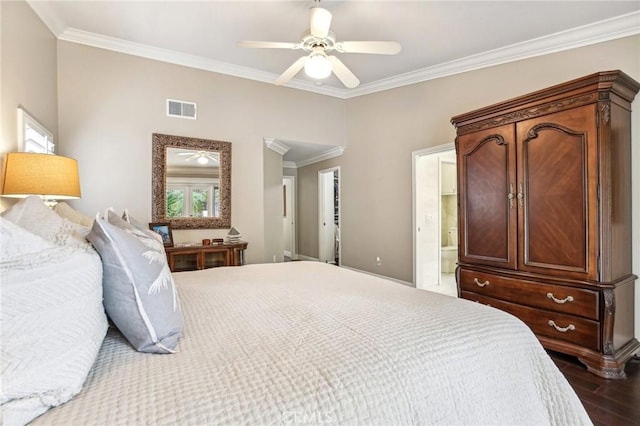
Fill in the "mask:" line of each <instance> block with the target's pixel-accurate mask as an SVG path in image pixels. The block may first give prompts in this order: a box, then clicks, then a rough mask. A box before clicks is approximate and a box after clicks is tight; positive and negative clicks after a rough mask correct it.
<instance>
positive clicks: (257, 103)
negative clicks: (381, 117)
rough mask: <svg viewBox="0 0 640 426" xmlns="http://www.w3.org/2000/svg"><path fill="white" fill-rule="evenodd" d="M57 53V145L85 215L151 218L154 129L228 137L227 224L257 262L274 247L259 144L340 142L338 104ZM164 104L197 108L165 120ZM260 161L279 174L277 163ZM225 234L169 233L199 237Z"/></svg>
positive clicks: (146, 65) (138, 61) (115, 58)
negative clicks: (73, 163)
mask: <svg viewBox="0 0 640 426" xmlns="http://www.w3.org/2000/svg"><path fill="white" fill-rule="evenodd" d="M58 51H59V54H58V64H59V68H58V73H59V80H58V81H59V93H60V97H59V101H60V102H59V103H60V110H59V115H60V127H59V132H60V139H61V140H63V141H64V146H63V148H64V150H63V151H64V152H63V153H67V154H69V155H70V156H73V157H74V158H77V159H78V161H79V165H80V179H81V184H82V188H83V197H82V199H81V200H78V201H77V202H75V203H74V205H75V206H76V207H77V208H79V209H80V210H82V211H85V212H87V213H91V214H94V213H95V212H98V211H102V210H104V209H105V208H107V207H110V206H111V207H114V208H115V209H116V211H121V210H122V209H124V208H128V209H129V210H130V211H131V214H132V215H134V216H136V217H138V218H139V219H140V220H141V221H149V220H151V134H152V133H156V132H158V133H167V134H174V135H180V136H188V137H202V138H207V139H216V140H223V141H229V142H232V144H233V145H232V200H233V203H232V225H233V226H234V227H236V228H237V229H238V230H239V231H240V232H241V234H242V236H243V238H245V239H246V240H247V241H248V242H249V249H248V250H247V253H246V254H247V261H248V262H250V263H256V262H263V261H264V260H265V259H267V256H269V257H268V259H271V251H272V249H271V248H270V249H269V252H268V253H266V252H265V244H267V243H266V242H265V228H264V221H265V198H264V190H265V187H264V183H263V177H264V176H269V174H270V173H271V171H269V170H263V166H264V164H263V157H264V155H263V145H264V142H263V138H264V137H265V136H268V137H277V138H281V139H284V140H296V141H304V142H310V143H318V144H337V145H343V144H344V142H345V134H344V128H345V119H346V118H345V117H346V114H345V104H344V101H341V100H339V99H335V98H330V97H326V96H321V95H317V94H312V93H308V92H302V91H299V90H293V89H288V88H284V87H277V86H274V85H272V84H266V83H259V82H255V81H250V80H245V79H240V78H236V77H229V76H225V75H220V74H214V73H211V72H206V71H201V70H196V69H191V68H186V67H182V66H178V65H172V64H167V63H163V62H158V61H153V60H148V59H143V58H139V57H134V56H129V55H125V54H120V53H115V52H111V51H107V50H102V49H96V48H92V47H87V46H82V45H78V44H73V43H68V42H59V44H58ZM166 98H172V99H179V100H186V101H193V102H196V103H197V104H198V119H197V120H184V119H176V118H169V117H167V116H166V112H165V101H166ZM316 117H322V120H317V119H316ZM267 164H272V166H273V167H277V168H278V173H280V176H281V171H282V161H281V160H280V162H279V163H277V164H276V163H274V162H271V163H267ZM281 181H282V179H281V177H280V184H281V183H282V182H281ZM280 219H281V215H280ZM280 222H281V220H280ZM281 228H282V226H280V229H281ZM226 232H227V231H226V230H224V231H221V230H219V231H215V230H214V231H212V230H203V231H178V232H175V233H174V237H175V239H176V241H177V242H184V241H199V240H200V239H201V238H202V237H204V236H206V237H212V236H216V235H221V234H222V235H224V234H226ZM268 244H269V245H270V244H271V241H269V243H268ZM280 256H282V254H280Z"/></svg>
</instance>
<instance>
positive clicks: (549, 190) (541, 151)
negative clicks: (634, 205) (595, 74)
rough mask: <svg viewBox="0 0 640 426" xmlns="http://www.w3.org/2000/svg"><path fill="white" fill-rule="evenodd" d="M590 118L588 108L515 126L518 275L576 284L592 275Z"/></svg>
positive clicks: (593, 145)
mask: <svg viewBox="0 0 640 426" xmlns="http://www.w3.org/2000/svg"><path fill="white" fill-rule="evenodd" d="M594 117H595V109H594V107H593V105H589V106H586V107H582V108H578V109H573V110H569V111H564V112H561V113H556V114H552V115H549V116H544V117H540V118H537V119H533V120H528V121H524V122H520V123H518V125H517V129H518V130H517V132H518V155H517V156H518V181H519V182H518V185H519V189H520V185H521V186H522V196H523V203H522V206H519V215H518V228H519V235H520V236H521V238H520V240H519V246H520V247H519V262H518V269H521V270H528V271H534V270H536V268H544V270H545V271H546V272H547V273H551V274H553V273H554V271H555V272H556V273H558V274H562V275H563V276H566V274H567V273H573V274H575V276H576V277H577V278H589V277H590V275H591V273H592V272H593V273H595V271H594V270H592V269H593V267H594V266H595V265H594V264H590V263H589V258H590V257H589V254H590V250H593V248H594V241H593V239H594V238H595V219H596V216H595V212H590V211H589V202H590V197H591V196H593V195H595V190H596V188H595V186H596V185H595V184H594V182H595V179H592V180H590V175H593V176H594V173H595V167H596V164H595V149H596V147H597V144H596V137H597V133H596V129H595V126H594V125H593V123H594V122H595V119H594ZM558 123H562V124H561V125H560V124H558ZM590 214H592V216H591V217H590V216H589V215H590ZM590 238H591V240H592V241H590ZM592 278H595V276H593V277H592Z"/></svg>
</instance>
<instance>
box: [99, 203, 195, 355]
mask: <svg viewBox="0 0 640 426" xmlns="http://www.w3.org/2000/svg"><path fill="white" fill-rule="evenodd" d="M109 216H110V215H108V217H107V218H108V219H109ZM118 219H120V218H118ZM120 220H121V219H120ZM121 221H122V220H121ZM122 222H124V221H122ZM119 224H120V225H122V223H119ZM126 225H129V224H126ZM125 228H126V229H123V228H121V227H120V226H117V225H113V224H111V223H109V222H107V221H105V220H103V219H100V218H96V220H95V222H94V224H93V227H92V228H91V232H90V233H89V235H88V236H87V239H88V240H89V241H91V243H92V244H93V245H94V247H95V248H96V250H97V251H98V253H100V257H101V258H102V264H103V279H102V285H103V289H104V307H105V310H106V312H107V315H108V316H109V317H110V318H111V320H112V321H113V323H114V324H115V325H116V327H118V329H119V330H120V331H121V332H122V334H123V335H124V336H125V337H126V338H127V340H128V341H129V343H131V345H133V347H134V348H136V350H138V351H140V352H152V353H173V352H175V348H176V346H177V344H178V339H179V338H180V336H181V334H182V314H181V312H180V302H179V300H178V293H177V290H176V287H175V283H174V281H173V277H172V276H171V271H170V270H169V267H168V265H167V259H166V256H165V253H164V248H163V246H162V244H161V243H159V242H158V240H156V239H155V238H153V237H151V236H149V235H148V234H146V233H145V232H140V231H139V230H138V229H136V228H134V227H132V226H130V225H129V226H125Z"/></svg>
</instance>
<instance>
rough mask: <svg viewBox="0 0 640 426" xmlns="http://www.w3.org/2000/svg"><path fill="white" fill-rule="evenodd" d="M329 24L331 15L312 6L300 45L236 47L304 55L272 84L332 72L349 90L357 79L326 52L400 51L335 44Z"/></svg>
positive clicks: (380, 45)
mask: <svg viewBox="0 0 640 426" xmlns="http://www.w3.org/2000/svg"><path fill="white" fill-rule="evenodd" d="M330 25H331V12H329V11H328V10H326V9H323V8H321V7H318V6H314V7H312V8H311V9H310V14H309V31H308V32H306V33H305V34H304V35H303V37H302V41H301V42H300V43H287V42H271V41H241V42H239V43H238V46H240V47H249V48H267V49H294V50H298V49H299V50H304V51H305V52H306V54H305V55H304V56H301V57H300V58H298V60H297V61H295V62H294V63H293V65H291V66H290V67H289V68H287V70H286V71H285V72H284V73H282V75H281V76H280V77H278V78H277V79H276V81H275V84H276V85H282V84H285V83H287V82H288V81H289V80H291V79H292V78H293V77H294V76H295V75H296V74H298V72H299V71H300V70H301V69H302V68H304V69H305V72H306V73H307V75H308V76H310V77H312V78H315V79H323V78H326V77H328V76H329V75H331V72H332V71H333V73H334V74H335V75H336V77H338V79H340V81H341V82H342V84H344V85H345V86H346V87H348V88H350V89H352V88H354V87H357V86H358V85H359V84H360V80H358V77H356V76H355V75H354V74H353V73H352V72H351V70H350V69H349V68H347V66H346V65H345V64H344V63H343V62H342V61H341V60H340V59H338V58H337V57H336V56H333V55H327V52H331V51H334V50H335V51H336V52H338V53H372V54H378V55H395V54H396V53H398V52H400V50H401V49H402V46H401V45H400V43H398V42H395V41H336V37H335V35H334V34H333V33H332V32H331V31H329V27H330Z"/></svg>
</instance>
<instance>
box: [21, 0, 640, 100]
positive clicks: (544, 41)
mask: <svg viewBox="0 0 640 426" xmlns="http://www.w3.org/2000/svg"><path fill="white" fill-rule="evenodd" d="M27 3H28V4H29V6H31V8H32V9H33V11H34V12H35V13H36V14H37V15H38V17H39V18H40V19H41V20H42V21H43V22H44V23H45V25H47V27H48V28H49V29H50V30H51V32H52V33H53V34H54V35H55V36H56V37H58V38H59V39H60V40H64V41H69V42H72V43H78V44H84V45H88V46H93V47H98V48H101V49H107V50H112V51H115V52H120V53H126V54H129V55H135V56H140V57H143V58H148V59H155V60H158V61H163V62H168V63H172V64H177V65H183V66H186V67H191V68H196V69H202V70H206V71H211V72H215V73H219V74H226V75H231V76H235V77H240V78H247V79H249V80H255V81H261V82H264V83H273V82H274V81H275V80H276V79H277V78H278V75H277V74H274V73H270V72H265V71H260V70H256V69H253V68H249V67H244V66H240V65H234V64H230V63H226V62H221V61H217V60H215V59H211V58H206V57H204V56H197V55H191V54H186V53H182V52H177V51H174V50H169V49H162V48H157V47H153V46H149V45H145V44H141V43H135V42H131V41H127V40H122V39H118V38H114V37H108V36H104V35H100V34H96V33H91V32H87V31H82V30H79V29H76V28H71V27H67V26H65V24H64V22H62V21H61V20H60V19H59V17H58V16H56V14H55V13H54V12H53V10H52V9H51V7H50V6H49V5H48V4H47V3H48V2H45V1H35V0H27ZM638 20H640V11H636V12H631V13H627V14H624V15H620V16H616V17H613V18H610V19H606V20H603V21H599V22H594V23H592V24H588V25H583V26H580V27H576V28H572V29H570V30H566V31H561V32H558V33H555V34H549V35H546V36H543V37H539V38H535V39H532V40H528V41H525V42H522V43H516V44H512V45H510V46H506V47H502V48H499V49H494V50H489V51H486V52H482V53H479V54H476V55H472V56H468V57H466V58H461V59H457V60H454V61H450V62H446V63H442V64H438V65H434V66H432V67H427V68H422V69H419V70H416V71H411V72H408V73H405V74H400V75H397V76H394V77H390V78H386V79H382V80H378V81H374V82H371V83H367V84H362V85H360V86H358V87H357V88H355V89H346V88H341V87H333V86H327V85H317V84H315V83H313V82H309V81H302V80H297V79H293V80H291V81H289V82H288V83H287V84H285V85H284V86H285V87H290V88H293V89H299V90H305V91H308V92H313V93H318V94H321V95H326V96H332V97H336V98H340V99H349V98H355V97H358V96H363V95H368V94H371V93H376V92H381V91H383V90H388V89H393V88H396V87H401V86H407V85H410V84H415V83H420V82H424V81H428V80H434V79H437V78H441V77H447V76H451V75H455V74H460V73H463V72H467V71H472V70H477V69H482V68H487V67H491V66H495V65H500V64H505V63H508V62H514V61H519V60H522V59H527V58H532V57H536V56H542V55H547V54H550V53H555V52H561V51H564V50H570V49H575V48H578V47H583V46H589V45H592V44H597V43H602V42H605V41H610V40H615V39H618V38H623V37H628V36H632V35H636V34H640V26H639V25H638Z"/></svg>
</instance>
